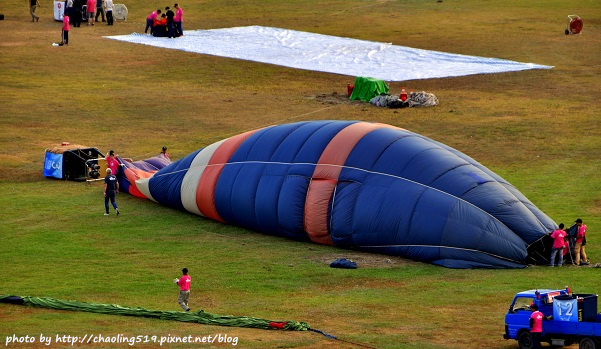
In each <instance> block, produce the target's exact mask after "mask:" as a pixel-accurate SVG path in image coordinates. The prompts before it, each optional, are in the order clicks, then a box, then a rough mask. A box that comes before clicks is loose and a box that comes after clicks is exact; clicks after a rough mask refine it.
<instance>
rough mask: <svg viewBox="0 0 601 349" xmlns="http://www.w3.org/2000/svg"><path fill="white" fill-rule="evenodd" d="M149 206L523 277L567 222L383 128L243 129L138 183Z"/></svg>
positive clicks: (470, 162) (426, 143)
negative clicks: (540, 246) (541, 245)
mask: <svg viewBox="0 0 601 349" xmlns="http://www.w3.org/2000/svg"><path fill="white" fill-rule="evenodd" d="M136 185H137V187H138V189H139V190H140V191H141V192H142V193H144V194H145V195H146V196H147V197H148V198H149V199H151V200H154V201H157V202H159V203H161V204H164V205H168V206H171V207H175V208H179V209H184V210H187V211H189V212H192V213H195V214H198V215H201V216H204V217H208V218H210V219H214V220H217V221H220V222H224V223H227V224H232V225H237V226H241V227H244V228H248V229H252V230H256V231H260V232H264V233H267V234H272V235H277V236H284V237H288V238H293V239H299V240H310V241H313V242H315V243H320V244H327V245H333V246H339V247H342V248H349V249H357V250H363V251H370V252H377V253H383V254H389V255H395V256H402V257H406V258H410V259H414V260H417V261H423V262H428V263H433V264H436V265H441V266H445V267H449V268H520V267H524V266H525V265H526V259H527V254H528V252H527V248H528V246H529V245H531V244H533V243H535V242H537V241H538V240H540V239H541V238H542V237H543V236H544V235H545V234H546V233H548V232H550V231H553V230H554V229H555V228H556V227H557V225H556V224H555V222H553V221H552V220H551V219H550V218H549V217H547V216H546V215H545V214H544V213H543V212H541V211H540V210H539V209H538V208H537V207H536V206H534V205H533V204H532V203H531V202H530V201H529V200H528V199H527V198H526V197H525V196H524V195H522V194H521V193H520V192H519V191H518V190H517V189H516V188H515V187H513V186H512V185H511V184H509V183H508V182H507V181H505V180H503V179H502V178H501V177H499V176H498V175H496V174H494V173H493V172H492V171H490V170H488V169H487V168H486V167H484V166H483V165H481V164H479V163H478V162H477V161H475V160H474V159H472V158H470V157H469V156H467V155H465V154H463V153H461V152H459V151H458V150H455V149H453V148H451V147H448V146H446V145H444V144H441V143H439V142H436V141H433V140H431V139H429V138H427V137H424V136H421V135H419V134H416V133H413V132H410V131H407V130H405V129H401V128H397V127H393V126H390V125H385V124H377V123H367V122H361V121H307V122H297V123H292V124H284V125H277V126H271V127H266V128H263V129H259V130H254V131H249V132H245V133H243V134H240V135H237V136H233V137H231V138H228V139H225V140H222V141H219V142H217V143H214V144H211V145H209V146H208V147H206V148H203V149H200V150H198V151H196V152H194V153H192V154H190V155H188V156H187V157H185V158H183V159H181V160H179V161H176V162H174V163H172V164H171V165H169V166H167V167H165V168H163V169H161V170H160V171H158V172H156V173H155V174H154V175H153V176H152V177H150V178H144V179H140V180H138V181H136Z"/></svg>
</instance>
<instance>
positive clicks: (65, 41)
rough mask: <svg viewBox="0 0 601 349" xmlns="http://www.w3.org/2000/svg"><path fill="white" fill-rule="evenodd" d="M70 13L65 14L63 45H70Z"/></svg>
mask: <svg viewBox="0 0 601 349" xmlns="http://www.w3.org/2000/svg"><path fill="white" fill-rule="evenodd" d="M69 29H70V28H69V15H67V14H65V15H64V16H63V33H62V41H61V45H69Z"/></svg>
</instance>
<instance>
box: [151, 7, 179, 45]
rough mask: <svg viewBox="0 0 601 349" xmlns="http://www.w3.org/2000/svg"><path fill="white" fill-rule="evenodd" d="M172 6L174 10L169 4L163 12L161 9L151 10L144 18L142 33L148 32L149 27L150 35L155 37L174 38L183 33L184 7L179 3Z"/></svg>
mask: <svg viewBox="0 0 601 349" xmlns="http://www.w3.org/2000/svg"><path fill="white" fill-rule="evenodd" d="M173 7H174V8H175V12H173V10H172V9H171V8H170V7H169V6H167V7H165V13H163V12H162V10H161V9H158V10H156V11H152V13H151V14H150V15H148V17H147V18H146V28H145V29H144V33H148V29H150V35H153V36H157V37H168V38H176V37H179V36H182V35H184V29H183V26H182V23H183V22H184V9H182V8H181V7H180V6H179V4H175V5H173Z"/></svg>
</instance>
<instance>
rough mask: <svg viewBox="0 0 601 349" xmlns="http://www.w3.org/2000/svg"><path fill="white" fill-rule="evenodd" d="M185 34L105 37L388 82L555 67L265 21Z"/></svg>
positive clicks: (134, 34)
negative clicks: (270, 24) (276, 25)
mask: <svg viewBox="0 0 601 349" xmlns="http://www.w3.org/2000/svg"><path fill="white" fill-rule="evenodd" d="M184 34H185V35H184V36H182V37H179V38H175V39H169V38H157V37H153V36H151V35H147V34H137V33H133V34H131V35H119V36H106V38H109V39H115V40H121V41H127V42H132V43H137V44H144V45H151V46H156V47H162V48H170V49H174V50H183V51H188V52H196V53H203V54H208V55H214V56H222V57H229V58H238V59H244V60H249V61H255V62H263V63H270V64H276V65H281V66H285V67H291V68H298V69H306V70H315V71H321V72H327V73H335V74H342V75H350V76H369V77H372V78H377V79H380V80H385V81H405V80H415V79H430V78H443V77H451V76H463V75H472V74H490V73H501V72H510V71H519V70H527V69H550V68H552V67H551V66H546V65H537V64H532V63H520V62H515V61H509V60H505V59H497V58H484V57H477V56H466V55H459V54H452V53H445V52H437V51H428V50H420V49H416V48H410V47H404V46H397V45H392V44H389V43H381V42H373V41H365V40H357V39H350V38H342V37H337V36H330V35H321V34H314V33H308V32H301V31H296V30H289V29H282V28H270V27H261V26H250V27H235V28H224V29H210V30H193V31H192V30H187V31H185V33H184Z"/></svg>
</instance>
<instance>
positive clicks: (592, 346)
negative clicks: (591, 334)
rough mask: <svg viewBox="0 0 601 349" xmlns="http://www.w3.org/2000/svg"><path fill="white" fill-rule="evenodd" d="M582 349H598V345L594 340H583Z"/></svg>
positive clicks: (580, 346) (581, 342)
mask: <svg viewBox="0 0 601 349" xmlns="http://www.w3.org/2000/svg"><path fill="white" fill-rule="evenodd" d="M578 348H580V349H597V343H596V342H595V340H593V339H592V338H582V339H581V340H580V345H579V346H578Z"/></svg>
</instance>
